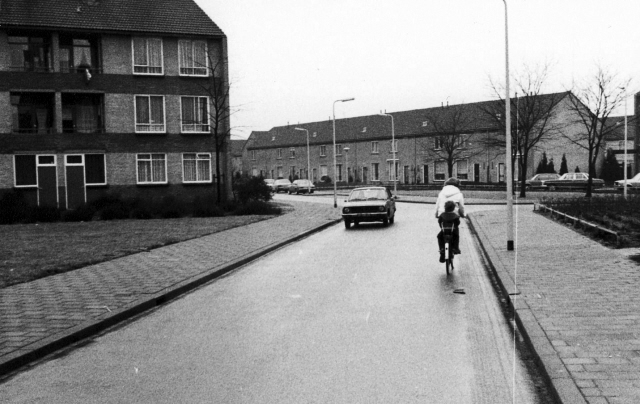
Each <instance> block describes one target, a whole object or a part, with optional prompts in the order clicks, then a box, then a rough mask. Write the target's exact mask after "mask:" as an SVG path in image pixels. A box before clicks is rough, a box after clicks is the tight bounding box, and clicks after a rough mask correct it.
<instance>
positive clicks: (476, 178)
mask: <svg viewBox="0 0 640 404" xmlns="http://www.w3.org/2000/svg"><path fill="white" fill-rule="evenodd" d="M473 182H480V164H477V163H476V164H474V165H473Z"/></svg>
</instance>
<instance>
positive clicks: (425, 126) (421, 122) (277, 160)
mask: <svg viewBox="0 0 640 404" xmlns="http://www.w3.org/2000/svg"><path fill="white" fill-rule="evenodd" d="M567 96H570V93H557V94H549V95H542V96H541V97H547V98H549V99H553V100H554V101H553V102H554V103H556V104H557V105H556V107H555V110H554V113H553V115H554V119H555V120H560V121H563V122H568V121H570V118H569V116H568V115H569V114H570V113H571V112H570V105H569V102H568V100H567V99H566V97H567ZM503 105H504V104H503V103H500V102H499V101H485V102H480V103H470V104H460V105H451V106H440V107H435V108H427V109H418V110H411V111H401V112H394V113H390V114H387V115H380V114H377V115H370V116H362V117H354V118H345V119H338V120H336V122H335V124H336V129H335V136H336V146H335V147H336V148H335V158H336V169H335V171H334V165H333V164H334V163H333V158H334V151H333V150H332V148H333V121H332V120H327V121H321V122H312V123H301V124H298V125H295V126H290V125H287V126H280V127H274V128H272V129H271V130H269V131H255V132H252V134H251V136H250V137H249V139H248V141H247V144H246V146H245V152H244V154H243V160H244V162H243V166H244V168H245V170H246V171H248V172H249V173H250V174H251V175H254V176H258V175H261V176H263V177H265V178H296V177H299V178H310V179H311V180H312V181H313V182H319V181H322V180H323V177H329V178H330V180H331V181H338V182H347V181H349V182H355V183H360V184H381V185H388V184H393V182H394V181H395V182H397V183H399V184H407V185H414V184H431V183H436V184H438V183H442V182H443V181H445V180H446V178H448V177H449V173H450V172H451V175H452V176H455V177H457V178H459V179H460V180H462V181H463V182H472V183H483V184H491V183H504V182H505V175H506V167H505V156H504V129H501V128H500V123H501V122H502V123H503V122H504V118H503V116H504V112H503V111H504V109H503V108H504V107H503ZM573 120H574V121H575V119H573ZM392 125H393V127H392ZM502 127H504V126H502ZM562 128H563V132H564V133H566V134H569V135H570V134H571V133H572V132H575V133H577V132H578V131H579V130H580V128H579V127H578V126H576V125H575V124H573V125H565V124H563V125H562ZM301 129H302V130H301ZM307 132H308V137H309V145H310V146H309V153H308V154H309V159H308V160H307ZM392 132H393V133H392ZM392 138H393V139H394V140H395V144H393V143H392ZM500 139H502V145H501V144H500ZM543 152H544V153H546V155H547V158H552V159H555V161H557V162H558V164H559V162H560V160H561V158H562V155H563V154H564V155H566V158H567V159H568V160H569V161H584V162H585V163H586V161H587V160H586V153H585V151H584V150H582V149H581V148H580V147H578V146H577V145H575V144H571V142H568V141H567V140H566V139H565V138H564V137H563V136H556V137H554V138H553V139H550V140H548V141H546V142H545V143H544V144H540V145H539V147H537V148H535V150H533V151H532V153H531V155H530V156H529V160H528V162H527V168H526V169H527V176H531V175H533V173H534V171H535V167H536V164H537V163H538V162H539V160H540V159H541V157H542V153H543ZM517 166H518V165H517V164H516V166H514V173H515V175H516V176H517V175H518V174H519V169H518V167H517ZM308 167H310V168H308ZM585 167H586V166H585Z"/></svg>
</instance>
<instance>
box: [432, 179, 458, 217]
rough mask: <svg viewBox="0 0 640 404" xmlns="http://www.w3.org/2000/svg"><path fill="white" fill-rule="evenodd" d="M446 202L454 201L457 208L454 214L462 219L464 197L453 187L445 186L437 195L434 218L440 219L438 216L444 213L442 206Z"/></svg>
mask: <svg viewBox="0 0 640 404" xmlns="http://www.w3.org/2000/svg"><path fill="white" fill-rule="evenodd" d="M447 201H454V202H455V203H456V206H457V208H456V210H455V212H456V213H457V214H459V215H460V217H464V197H463V196H462V192H460V189H459V188H458V187H456V186H455V185H445V186H444V187H443V188H442V191H440V193H439V194H438V200H437V201H436V218H438V217H440V214H441V213H442V212H444V204H445V202H447Z"/></svg>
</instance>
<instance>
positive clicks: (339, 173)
mask: <svg viewBox="0 0 640 404" xmlns="http://www.w3.org/2000/svg"><path fill="white" fill-rule="evenodd" d="M335 176H336V182H339V181H342V164H336V172H335Z"/></svg>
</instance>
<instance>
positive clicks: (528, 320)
mask: <svg viewBox="0 0 640 404" xmlns="http://www.w3.org/2000/svg"><path fill="white" fill-rule="evenodd" d="M469 224H470V228H471V231H472V233H473V234H474V235H475V236H476V239H477V240H478V244H479V245H480V247H481V249H482V253H483V255H484V257H485V259H486V261H487V263H488V265H489V268H490V269H491V270H492V271H493V273H494V274H495V275H496V279H497V281H498V285H499V287H500V289H501V290H502V292H503V294H504V295H505V296H506V297H507V299H508V303H509V306H510V308H511V310H513V312H514V313H515V319H516V322H517V324H518V329H519V330H520V332H521V333H522V336H523V338H524V339H525V341H526V343H527V344H528V345H529V346H530V347H531V349H532V352H533V353H534V355H535V359H536V363H537V364H538V367H539V368H540V369H541V370H542V373H543V376H544V377H546V379H547V384H548V385H549V386H550V387H551V390H552V392H553V394H554V395H555V398H556V399H557V400H558V402H559V403H562V404H588V403H587V401H586V400H585V398H584V396H583V395H582V393H580V390H579V389H578V387H577V386H576V383H575V381H574V380H573V378H571V375H570V374H569V372H568V370H567V369H566V367H565V365H564V364H563V363H562V360H561V359H560V357H559V356H558V354H557V352H556V350H555V349H554V348H553V344H552V343H551V341H550V340H549V338H548V337H547V335H546V333H545V332H544V330H543V329H542V327H541V326H540V323H539V322H538V320H537V319H536V318H535V316H534V314H533V311H532V310H531V308H530V307H529V305H528V304H527V303H526V301H525V300H524V299H518V295H519V293H520V292H519V291H518V289H517V285H516V284H515V283H514V281H513V278H512V277H511V275H510V274H509V273H508V271H507V270H506V268H505V265H504V263H503V262H502V261H501V260H500V257H499V255H498V254H497V252H496V251H495V249H494V248H493V245H492V244H491V243H488V242H487V240H488V235H487V234H486V233H484V231H483V230H482V228H481V227H480V226H479V225H478V223H476V221H475V219H474V218H473V215H469Z"/></svg>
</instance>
